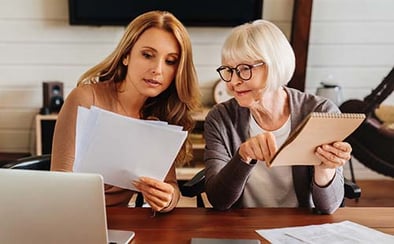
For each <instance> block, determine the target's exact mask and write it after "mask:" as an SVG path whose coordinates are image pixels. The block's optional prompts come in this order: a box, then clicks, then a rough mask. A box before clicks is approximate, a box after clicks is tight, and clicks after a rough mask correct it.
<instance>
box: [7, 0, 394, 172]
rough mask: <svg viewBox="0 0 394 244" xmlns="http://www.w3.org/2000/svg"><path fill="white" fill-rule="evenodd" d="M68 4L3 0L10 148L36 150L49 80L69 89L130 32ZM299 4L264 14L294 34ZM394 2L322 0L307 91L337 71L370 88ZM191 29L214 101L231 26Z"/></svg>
mask: <svg viewBox="0 0 394 244" xmlns="http://www.w3.org/2000/svg"><path fill="white" fill-rule="evenodd" d="M67 2H68V0H13V1H6V0H0V6H1V7H0V151H2V152H26V151H31V152H33V151H34V150H33V149H34V147H35V145H34V137H35V135H34V123H33V121H34V116H35V114H36V113H38V111H39V109H40V107H41V106H42V82H43V81H61V82H63V83H64V85H65V94H66V95H67V94H68V93H69V92H70V90H71V89H72V88H73V87H74V86H75V84H76V80H77V79H78V77H79V75H81V74H82V73H83V72H84V71H85V70H86V69H87V68H88V67H90V66H92V65H94V64H96V63H97V62H99V61H100V60H101V59H102V58H104V57H105V56H106V55H108V54H109V52H110V51H111V50H112V49H113V48H114V47H115V45H116V44H117V41H118V40H119V39H120V37H121V35H122V33H123V28H122V27H87V26H70V25H69V24H68V6H67ZM292 8H293V0H264V8H263V16H264V18H265V19H268V20H271V21H273V22H274V23H276V24H277V25H278V26H279V27H280V28H281V29H282V30H283V31H284V33H285V34H286V35H287V37H290V33H291V19H292V11H293V9H292ZM393 8H394V1H390V0H363V1H360V0H341V1H340V0H315V1H314V4H313V16H312V30H311V39H310V48H309V57H308V60H309V62H308V68H307V80H306V90H307V91H309V92H313V93H314V92H315V90H316V87H317V86H318V85H319V82H320V81H321V80H322V79H324V78H325V77H326V76H327V75H328V74H332V75H334V77H335V78H336V79H337V81H338V82H340V85H342V86H343V90H344V94H345V99H348V98H359V99H362V98H363V97H364V96H365V95H366V94H368V93H369V92H370V90H371V89H372V88H374V87H375V86H376V85H377V84H378V83H379V82H380V81H381V80H382V78H383V77H384V75H386V74H387V73H388V71H389V70H390V68H391V67H392V65H393V64H394V60H393V58H394V34H393V33H392V30H393V29H394V28H393V27H394V21H393V18H394V17H393V16H392V15H390V9H393ZM364 19H366V21H365V20H364ZM188 31H189V33H190V35H191V38H192V44H193V52H194V61H195V64H196V66H197V72H198V75H199V82H200V88H201V91H202V93H203V99H204V103H206V104H210V103H213V100H212V87H213V85H214V83H215V81H216V80H217V78H218V76H217V74H216V72H215V68H216V67H217V66H218V65H220V47H221V45H222V43H223V40H224V38H225V36H226V35H227V33H228V32H229V28H196V27H193V28H188ZM392 97H393V96H391V98H390V99H389V100H388V101H389V102H390V103H391V104H393V103H394V99H393V98H392ZM364 172H367V173H366V176H365V177H370V176H372V177H375V175H374V174H373V172H372V173H371V171H369V170H368V169H366V170H365V171H364ZM377 177H379V176H377Z"/></svg>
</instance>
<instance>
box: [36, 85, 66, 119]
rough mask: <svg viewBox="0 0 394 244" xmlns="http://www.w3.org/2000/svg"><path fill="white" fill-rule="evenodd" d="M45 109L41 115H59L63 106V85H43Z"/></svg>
mask: <svg viewBox="0 0 394 244" xmlns="http://www.w3.org/2000/svg"><path fill="white" fill-rule="evenodd" d="M42 94H43V107H42V109H41V114H50V113H58V112H59V111H60V109H61V107H62V105H63V102H64V98H63V83H62V82H59V81H46V82H43V83H42Z"/></svg>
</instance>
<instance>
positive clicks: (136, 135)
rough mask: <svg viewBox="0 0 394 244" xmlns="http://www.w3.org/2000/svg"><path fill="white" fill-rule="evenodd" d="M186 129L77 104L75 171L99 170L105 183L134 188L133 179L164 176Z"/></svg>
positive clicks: (176, 152) (162, 177)
mask: <svg viewBox="0 0 394 244" xmlns="http://www.w3.org/2000/svg"><path fill="white" fill-rule="evenodd" d="M186 136H187V132H186V131H183V130H182V127H181V126H175V125H168V124H167V123H166V122H162V121H149V120H138V119H132V118H129V117H125V116H122V115H118V114H115V113H113V112H109V111H106V110H103V109H100V108H97V107H94V106H92V107H91V108H90V109H86V108H79V109H78V116H77V131H76V151H75V152H76V153H75V162H74V168H73V170H74V171H75V172H86V173H99V174H101V175H102V176H103V178H104V182H105V183H106V184H110V185H114V186H118V187H121V188H125V189H131V190H137V189H135V188H134V186H133V185H132V181H133V180H137V179H138V178H139V177H141V176H147V177H151V178H155V179H158V180H164V178H165V176H166V175H167V173H168V171H169V169H170V168H171V165H172V164H173V162H174V160H175V158H176V156H177V154H178V152H179V149H180V148H181V146H182V144H183V143H184V141H185V139H186Z"/></svg>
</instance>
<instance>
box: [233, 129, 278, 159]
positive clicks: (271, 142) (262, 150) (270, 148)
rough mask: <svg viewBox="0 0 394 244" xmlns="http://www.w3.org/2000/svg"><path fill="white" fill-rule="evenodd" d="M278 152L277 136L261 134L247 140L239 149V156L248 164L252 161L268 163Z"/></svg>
mask: <svg viewBox="0 0 394 244" xmlns="http://www.w3.org/2000/svg"><path fill="white" fill-rule="evenodd" d="M276 151H277V146H276V141H275V136H274V134H272V133H271V132H265V133H261V134H259V135H257V136H253V137H251V138H249V139H248V140H246V141H245V142H244V143H242V144H241V146H240V147H239V155H240V156H241V158H242V160H243V161H244V162H246V163H248V162H249V161H250V160H251V159H256V160H261V161H267V160H270V159H271V158H272V157H273V155H274V154H275V152H276Z"/></svg>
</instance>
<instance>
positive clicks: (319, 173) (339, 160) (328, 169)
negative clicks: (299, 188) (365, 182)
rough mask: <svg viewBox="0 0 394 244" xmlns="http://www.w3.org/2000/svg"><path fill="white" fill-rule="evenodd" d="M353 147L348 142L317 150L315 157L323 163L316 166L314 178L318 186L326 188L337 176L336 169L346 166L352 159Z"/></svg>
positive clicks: (323, 146)
mask: <svg viewBox="0 0 394 244" xmlns="http://www.w3.org/2000/svg"><path fill="white" fill-rule="evenodd" d="M351 152H352V147H351V146H350V144H349V143H347V142H335V143H333V144H331V145H329V144H326V145H322V146H320V147H318V148H317V149H316V152H315V155H316V156H317V157H318V158H319V159H320V161H321V162H322V163H321V164H320V165H317V166H315V173H314V178H315V182H316V184H318V185H319V186H325V185H327V184H328V183H330V181H331V180H332V178H333V177H334V175H335V169H336V168H338V167H341V166H343V165H345V164H346V162H347V161H348V160H349V159H350V158H351Z"/></svg>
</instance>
